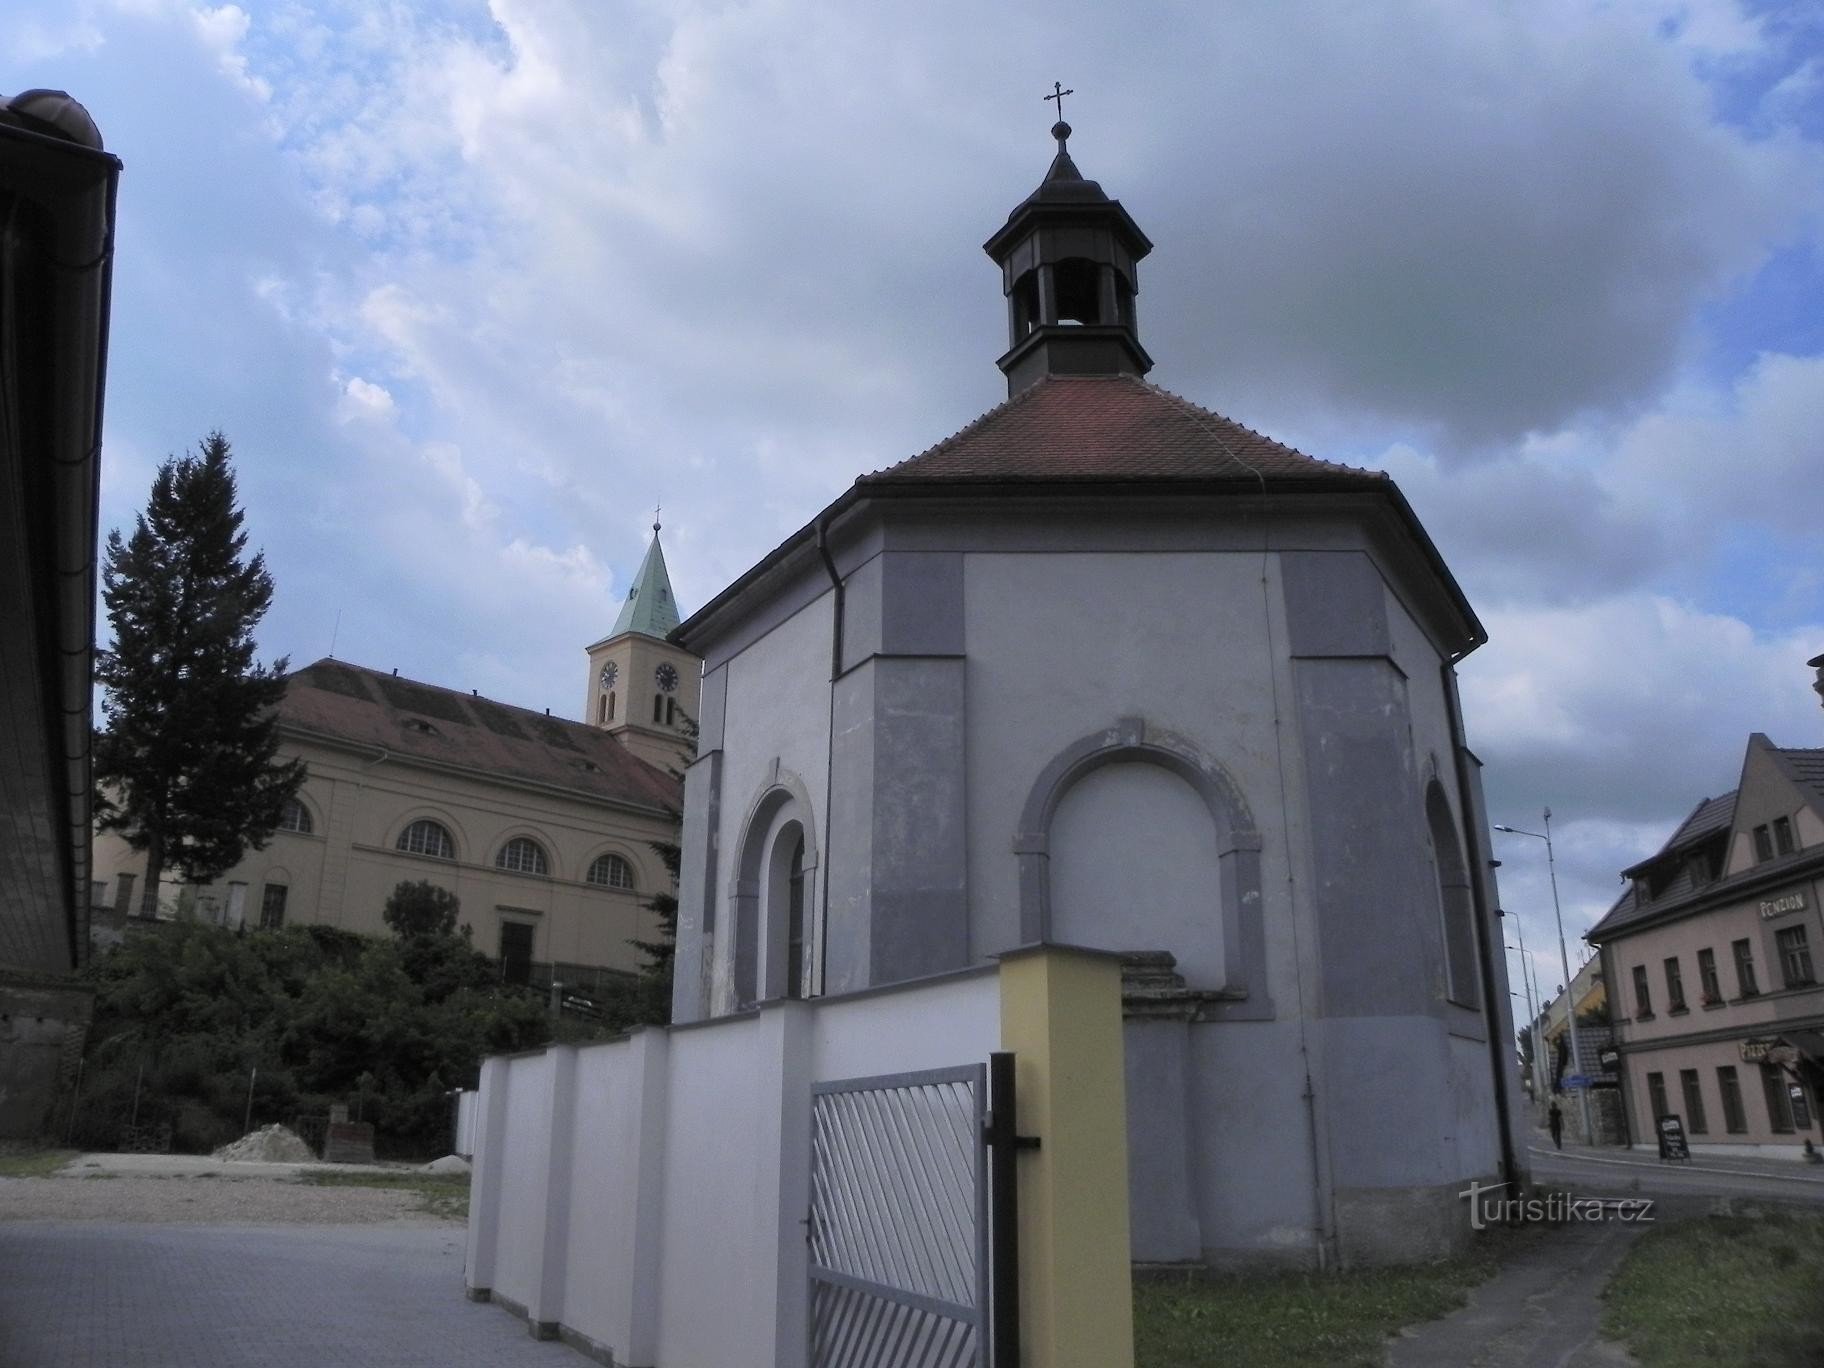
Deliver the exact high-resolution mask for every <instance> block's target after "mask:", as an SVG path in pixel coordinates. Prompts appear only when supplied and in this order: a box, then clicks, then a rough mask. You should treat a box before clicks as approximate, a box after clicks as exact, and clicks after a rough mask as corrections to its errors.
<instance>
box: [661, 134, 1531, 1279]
mask: <svg viewBox="0 0 1824 1368" xmlns="http://www.w3.org/2000/svg"><path fill="white" fill-rule="evenodd" d="M1053 132H1054V135H1055V136H1057V138H1058V142H1059V148H1058V153H1057V156H1056V158H1055V160H1054V161H1053V163H1052V165H1051V168H1050V170H1049V172H1048V174H1047V176H1046V178H1045V180H1044V182H1043V184H1042V185H1041V186H1040V188H1039V189H1038V190H1037V191H1035V192H1034V194H1033V195H1032V196H1031V197H1029V198H1028V199H1027V200H1026V201H1024V202H1023V203H1021V204H1020V205H1019V206H1017V207H1016V208H1015V210H1014V212H1013V214H1012V215H1011V216H1010V218H1009V220H1008V222H1007V224H1006V225H1005V226H1004V227H1003V228H1002V229H1001V230H1000V231H999V232H997V233H996V234H995V235H994V236H993V237H992V238H990V239H989V241H988V243H987V244H986V249H987V251H988V253H989V254H990V256H991V257H992V258H993V259H994V261H995V262H996V264H997V265H999V266H1000V267H1001V269H1002V277H1003V289H1004V293H1005V294H1006V296H1007V300H1008V318H1009V344H1010V345H1009V348H1008V350H1007V352H1006V353H1005V354H1004V355H1003V356H1002V357H1001V358H1000V359H999V362H998V364H999V365H1000V367H1001V369H1002V370H1003V372H1005V374H1006V376H1007V379H1008V387H1009V399H1008V401H1007V402H1006V403H1005V404H1003V405H1001V406H1000V407H998V408H996V409H994V410H992V411H991V412H989V413H987V414H985V415H984V416H983V417H981V418H980V419H978V420H977V421H976V422H974V423H972V424H971V425H970V426H969V427H967V428H965V429H964V430H963V431H961V432H960V433H958V434H956V435H955V436H953V437H951V438H949V439H948V440H946V441H944V442H941V443H939V444H938V445H937V446H935V447H933V448H931V449H930V450H928V451H926V452H925V453H923V454H922V455H919V456H916V457H913V458H912V459H910V460H908V461H905V462H903V463H901V464H899V465H897V466H894V467H892V468H890V469H887V470H883V471H880V472H877V473H874V474H869V475H864V476H863V477H861V478H860V479H858V480H857V481H856V482H855V484H854V485H853V487H852V488H851V489H849V490H848V491H847V492H846V493H845V494H843V495H842V496H841V497H840V498H838V499H837V500H836V501H835V502H834V503H833V504H831V505H830V506H829V507H828V508H826V509H825V510H824V511H823V512H822V513H820V514H819V515H818V516H817V517H816V518H815V519H814V520H813V521H812V522H811V523H810V524H808V525H807V526H806V527H804V528H803V529H801V530H800V531H799V532H798V533H797V534H795V535H794V536H793V537H792V538H790V539H789V540H787V541H786V542H785V543H784V544H783V545H782V546H780V547H779V548H778V549H777V550H775V551H774V552H773V553H772V554H770V555H769V556H768V557H767V558H766V559H765V560H763V561H762V562H761V563H760V564H758V565H756V566H755V567H753V568H752V569H751V570H750V571H748V572H747V573H746V574H745V575H743V576H742V577H741V578H740V579H738V580H737V581H736V582H735V583H733V584H732V585H731V586H729V588H728V589H726V590H725V591H724V592H723V593H721V594H720V595H719V596H717V597H716V598H715V599H714V600H713V601H712V602H710V603H709V604H708V605H707V606H706V607H704V608H703V609H702V610H701V611H700V612H698V613H697V614H695V615H694V616H693V617H691V618H690V619H689V620H688V621H686V622H684V623H683V624H682V626H681V627H680V628H679V630H678V631H677V632H676V633H674V634H673V640H674V641H676V642H678V643H679V644H681V645H682V646H683V647H684V648H686V649H688V650H690V651H692V652H693V653H695V654H698V655H700V656H701V657H702V658H703V684H702V730H701V736H700V740H699V747H698V754H697V758H696V760H695V761H694V763H693V764H692V766H691V768H690V769H689V771H688V772H687V775H686V783H685V820H684V866H683V872H682V878H681V887H680V902H681V908H680V916H679V933H678V950H677V961H676V965H677V968H676V979H675V998H674V1019H675V1020H677V1021H679V1022H689V1021H695V1020H702V1019H705V1018H709V1017H715V1016H720V1015H725V1014H728V1013H732V1012H736V1011H740V1010H742V1009H744V1008H746V1007H748V1006H750V1005H752V1004H754V1003H756V1002H759V1001H762V1000H766V999H772V998H779V997H789V996H812V995H833V994H842V993H852V992H858V991H862V990H866V989H869V988H872V987H876V986H879V985H881V984H886V983H892V982H898V981H903V980H906V979H911V978H916V977H920V976H926V975H933V974H941V973H944V972H947V971H953V970H958V969H963V968H966V967H968V966H970V965H974V964H979V963H982V962H984V961H988V960H991V959H993V958H994V957H995V956H997V955H999V954H1002V953H1004V952H1007V951H1010V950H1013V949H1015V948H1016V947H1020V946H1024V945H1030V944H1033V943H1037V942H1053V943H1066V944H1075V945H1083V946H1089V947H1094V948H1098V949H1103V950H1107V951H1112V952H1117V953H1120V954H1122V955H1124V956H1125V957H1126V970H1125V975H1124V979H1125V989H1124V1004H1125V1013H1126V1030H1125V1035H1126V1042H1127V1072H1128V1080H1127V1082H1128V1107H1129V1141H1130V1189H1131V1194H1132V1212H1133V1253H1134V1256H1135V1258H1136V1259H1137V1260H1140V1261H1144V1262H1160V1263H1171V1262H1187V1261H1205V1262H1225V1261H1232V1260H1242V1261H1258V1260H1260V1259H1262V1258H1269V1259H1272V1258H1278V1259H1283V1260H1285V1261H1287V1262H1291V1263H1298V1264H1306V1265H1310V1264H1326V1263H1331V1262H1335V1261H1343V1262H1350V1261H1378V1260H1388V1259H1403V1258H1420V1257H1428V1256H1434V1255H1437V1254H1440V1253H1443V1252H1445V1251H1447V1250H1448V1249H1450V1248H1451V1247H1453V1246H1454V1245H1455V1244H1456V1243H1457V1242H1458V1241H1459V1240H1460V1239H1461V1238H1462V1237H1463V1236H1464V1235H1465V1234H1466V1232H1467V1230H1468V1221H1467V1219H1466V1216H1465V1214H1464V1205H1463V1203H1462V1201H1461V1200H1460V1199H1459V1198H1458V1195H1457V1194H1458V1193H1459V1192H1460V1191H1461V1190H1462V1189H1463V1188H1464V1187H1465V1186H1466V1185H1467V1183H1468V1181H1469V1180H1471V1179H1480V1180H1483V1181H1485V1182H1486V1181H1502V1180H1504V1179H1508V1180H1511V1179H1517V1178H1520V1177H1522V1176H1523V1174H1522V1171H1521V1169H1520V1166H1519V1163H1518V1160H1517V1158H1516V1155H1517V1154H1518V1153H1521V1152H1523V1151H1521V1150H1520V1147H1519V1144H1518V1140H1517V1136H1518V1131H1517V1130H1516V1124H1517V1120H1516V1118H1515V1116H1514V1114H1513V1108H1512V1107H1511V1106H1510V1099H1509V1098H1508V1096H1507V1092H1508V1089H1509V1087H1510V1086H1511V1084H1510V1075H1511V1072H1512V1060H1513V1052H1512V1049H1511V1046H1510V1043H1509V1042H1510V1041H1511V1039H1512V1025H1511V1022H1510V1020H1509V1014H1508V993H1507V986H1506V980H1505V970H1504V967H1503V956H1502V954H1501V951H1500V944H1501V941H1500V937H1501V932H1500V926H1499V922H1498V916H1499V914H1498V912H1497V911H1496V908H1497V906H1498V903H1497V900H1496V896H1495V890H1494V887H1493V883H1492V879H1491V876H1490V874H1489V861H1488V843H1487V836H1486V831H1487V827H1486V819H1485V817H1484V814H1483V811H1482V801H1481V794H1480V789H1479V781H1478V778H1477V762H1476V761H1475V759H1474V757H1473V755H1471V754H1470V752H1469V751H1468V749H1467V746H1466V743H1465V739H1464V734H1463V728H1462V722H1461V718H1460V716H1459V713H1458V707H1457V696H1456V681H1455V676H1454V672H1453V665H1454V662H1455V661H1456V660H1457V659H1460V658H1461V657H1462V656H1463V655H1464V654H1466V653H1467V652H1469V651H1471V650H1473V649H1474V648H1475V647H1476V646H1477V645H1479V644H1480V643H1481V642H1482V641H1483V640H1484V634H1483V630H1482V627H1481V625H1480V624H1479V622H1478V621H1477V619H1476V617H1475V615H1474V613H1473V612H1472V610H1471V609H1470V607H1469V605H1468V603H1467V602H1466V601H1465V600H1464V597H1463V595H1462V593H1461V592H1460V590H1459V589H1458V588H1457V586H1456V584H1455V582H1454V581H1453V579H1452V578H1451V576H1450V574H1449V572H1448V570H1447V569H1446V567H1445V566H1444V564H1443V562H1442V560H1441V559H1440V557H1439V556H1438V553H1437V551H1436V550H1435V548H1434V547H1433V545H1432V543H1431V541H1430V540H1429V538H1428V537H1427V536H1426V534H1425V532H1424V530H1423V528H1421V527H1420V525H1419V523H1418V521H1417V519H1416V518H1415V516H1414V515H1413V513H1412V511H1411V509H1410V508H1409V507H1408V505H1407V504H1406V502H1405V500H1404V499H1403V498H1402V496H1401V495H1400V493H1399V491H1398V489H1397V488H1396V487H1395V486H1394V484H1393V483H1392V481H1391V480H1390V479H1389V478H1388V477H1386V476H1385V475H1383V474H1379V473H1375V472H1369V471H1362V470H1356V469H1353V468H1349V467H1346V466H1341V465H1336V464H1332V463H1328V462H1324V461H1319V460H1315V459H1312V458H1310V457H1308V456H1305V455H1303V454H1301V453H1299V452H1296V451H1293V450H1291V449H1289V448H1287V447H1284V446H1282V445H1280V444H1278V443H1276V442H1273V441H1271V440H1270V439H1268V438H1266V437H1263V436H1261V435H1259V434H1257V433H1255V432H1252V431H1250V430H1248V429H1246V428H1244V427H1242V426H1240V425H1239V424H1237V423H1234V422H1232V421H1230V420H1228V419H1226V418H1223V417H1221V416H1220V415H1218V414H1215V413H1213V412H1210V411H1207V410H1204V409H1202V408H1199V407H1197V406H1196V405H1194V404H1191V403H1188V402H1186V401H1185V400H1183V399H1180V398H1178V397H1177V396H1175V395H1172V394H1170V393H1167V392H1166V391H1164V390H1161V389H1158V388H1156V387H1154V386H1152V385H1150V384H1148V383H1147V382H1146V381H1145V380H1144V379H1143V376H1144V374H1145V373H1146V371H1147V370H1148V369H1149V368H1150V366H1151V360H1150V358H1149V357H1148V356H1147V354H1146V352H1145V350H1144V349H1143V348H1142V346H1141V344H1140V340H1139V331H1138V324H1137V314H1136V296H1137V293H1138V289H1137V263H1138V262H1139V261H1140V260H1141V258H1143V257H1144V256H1145V255H1146V254H1147V252H1148V251H1149V250H1150V249H1151V244H1150V242H1148V241H1147V239H1146V237H1145V235H1144V234H1143V233H1142V232H1141V231H1140V229H1139V228H1138V226H1137V225H1136V224H1135V223H1134V221H1133V220H1132V218H1131V217H1129V215H1128V214H1127V212H1126V211H1125V210H1124V209H1123V208H1122V207H1121V205H1120V204H1119V202H1118V201H1115V200H1112V199H1110V198H1108V197H1107V196H1106V195H1105V194H1104V193H1103V191H1102V190H1101V188H1100V187H1099V186H1098V185H1097V184H1096V183H1095V182H1093V181H1089V180H1086V179H1085V178H1084V177H1083V176H1082V175H1081V174H1080V173H1079V172H1078V170H1077V168H1076V166H1075V164H1074V162H1073V161H1072V159H1071V157H1070V155H1069V153H1068V150H1067V147H1066V142H1065V139H1066V138H1067V136H1068V133H1069V129H1068V126H1066V125H1063V124H1060V125H1059V126H1058V127H1057V128H1056V129H1054V130H1053Z"/></svg>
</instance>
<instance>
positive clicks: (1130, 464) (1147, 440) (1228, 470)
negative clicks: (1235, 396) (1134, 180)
mask: <svg viewBox="0 0 1824 1368" xmlns="http://www.w3.org/2000/svg"><path fill="white" fill-rule="evenodd" d="M1260 479H1264V480H1267V481H1269V482H1274V483H1277V482H1279V481H1281V480H1319V481H1323V482H1324V483H1326V484H1329V485H1331V486H1332V487H1335V486H1337V485H1339V484H1341V485H1353V486H1356V487H1359V488H1363V489H1375V490H1384V489H1390V488H1392V485H1393V482H1392V480H1390V479H1389V478H1388V476H1387V475H1386V474H1384V473H1383V472H1381V471H1377V470H1361V469H1358V468H1357V467H1355V466H1347V465H1339V464H1337V463H1335V462H1332V461H1320V460H1318V459H1316V458H1315V457H1311V456H1307V455H1305V454H1304V453H1303V452H1302V451H1297V450H1295V449H1293V448H1292V447H1289V446H1285V445H1282V444H1281V443H1279V442H1276V441H1274V440H1273V439H1272V438H1270V437H1263V436H1261V434H1260V433H1258V432H1255V431H1254V430H1253V429H1252V428H1247V427H1243V426H1242V425H1241V424H1240V423H1237V422H1235V421H1234V420H1232V419H1229V418H1225V417H1223V416H1222V415H1221V414H1219V413H1212V412H1211V411H1210V410H1208V409H1204V408H1199V407H1198V406H1197V405H1196V404H1193V403H1191V402H1190V401H1189V400H1187V399H1181V398H1179V397H1178V396H1177V395H1176V394H1172V393H1171V392H1170V391H1168V390H1163V389H1160V388H1159V387H1158V386H1157V385H1152V384H1148V383H1147V382H1146V381H1144V380H1142V379H1140V378H1139V377H1138V376H1134V375H1084V376H1064V377H1059V376H1054V377H1051V378H1048V379H1045V380H1041V381H1039V382H1038V383H1037V384H1034V385H1031V386H1029V387H1028V388H1026V389H1024V390H1021V391H1020V392H1019V393H1018V394H1016V395H1015V396H1014V397H1013V398H1011V399H1009V400H1008V401H1007V402H1006V403H1004V404H1002V405H1000V406H999V407H998V408H993V409H990V410H989V411H988V412H987V413H985V414H983V415H982V416H981V417H980V418H978V419H976V420H975V421H974V422H973V423H971V424H970V425H969V426H968V427H966V428H964V429H963V430H962V431H961V432H958V433H957V434H956V435H955V436H953V437H948V438H946V439H945V440H943V441H941V442H939V443H938V444H937V445H936V446H934V447H932V448H931V449H930V450H928V451H925V452H922V453H921V454H919V455H917V456H914V457H912V458H911V459H910V460H906V461H901V462H900V463H899V464H898V465H895V466H889V467H888V468H887V469H885V470H880V471H876V472H874V473H873V474H870V475H863V476H862V477H861V478H860V479H859V480H858V481H856V483H857V484H861V485H878V484H889V483H901V482H907V481H920V482H923V481H937V482H946V483H993V484H1020V483H1026V482H1030V481H1043V482H1045V483H1053V482H1058V481H1066V482H1076V481H1118V482H1120V483H1123V484H1128V483H1135V482H1146V481H1155V480H1157V481H1170V482H1182V481H1210V480H1216V481H1230V480H1242V481H1256V480H1260Z"/></svg>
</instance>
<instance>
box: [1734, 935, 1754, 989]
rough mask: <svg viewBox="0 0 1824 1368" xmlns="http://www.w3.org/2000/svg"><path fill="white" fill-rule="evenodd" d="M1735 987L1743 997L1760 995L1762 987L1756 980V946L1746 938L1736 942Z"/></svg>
mask: <svg viewBox="0 0 1824 1368" xmlns="http://www.w3.org/2000/svg"><path fill="white" fill-rule="evenodd" d="M1730 949H1732V950H1734V951H1735V987H1736V991H1737V992H1739V993H1740V994H1741V995H1742V996H1743V997H1759V996H1760V992H1761V988H1760V985H1759V984H1757V983H1756V982H1755V981H1754V947H1753V946H1752V945H1750V944H1749V943H1748V942H1747V941H1745V940H1739V941H1736V942H1734V943H1733V944H1732V945H1731V946H1730Z"/></svg>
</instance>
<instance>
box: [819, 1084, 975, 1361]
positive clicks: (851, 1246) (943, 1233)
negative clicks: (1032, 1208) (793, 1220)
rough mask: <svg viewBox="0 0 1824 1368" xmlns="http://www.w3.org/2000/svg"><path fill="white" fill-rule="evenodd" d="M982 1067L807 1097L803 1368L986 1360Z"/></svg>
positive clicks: (834, 1087)
mask: <svg viewBox="0 0 1824 1368" xmlns="http://www.w3.org/2000/svg"><path fill="white" fill-rule="evenodd" d="M986 1093H987V1080H986V1070H985V1069H984V1068H983V1066H982V1065H979V1064H975V1065H965V1066H962V1067H958V1068H951V1069H934V1070H927V1071H924V1072H920V1073H909V1074H886V1075H881V1076H879V1077H875V1078H854V1079H845V1080H843V1081H841V1082H836V1083H820V1084H817V1085H816V1086H815V1087H814V1088H813V1089H812V1098H811V1209H810V1212H809V1215H808V1217H807V1222H808V1227H809V1228H808V1231H807V1236H806V1238H807V1240H808V1243H809V1245H810V1281H811V1287H810V1293H811V1296H810V1303H811V1306H810V1312H811V1363H812V1365H813V1368H983V1365H985V1364H986V1363H987V1361H988V1360H987V1342H988V1308H989V1269H988V1213H987V1187H988V1184H987V1173H986V1163H985V1149H984V1145H983V1117H984V1109H985V1106H986Z"/></svg>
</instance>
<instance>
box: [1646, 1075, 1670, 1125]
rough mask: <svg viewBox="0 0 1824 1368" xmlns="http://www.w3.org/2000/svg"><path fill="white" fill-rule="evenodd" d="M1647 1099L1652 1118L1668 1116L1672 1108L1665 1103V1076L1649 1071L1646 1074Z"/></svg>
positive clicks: (1657, 1118)
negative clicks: (1651, 1110) (1650, 1107)
mask: <svg viewBox="0 0 1824 1368" xmlns="http://www.w3.org/2000/svg"><path fill="white" fill-rule="evenodd" d="M1647 1100H1648V1102H1649V1103H1650V1104H1651V1106H1652V1108H1653V1119H1654V1120H1655V1121H1657V1120H1659V1118H1660V1117H1662V1116H1669V1115H1670V1114H1671V1112H1672V1109H1671V1108H1670V1107H1668V1106H1667V1105H1666V1076H1665V1075H1664V1074H1656V1073H1650V1074H1648V1075H1647Z"/></svg>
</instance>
